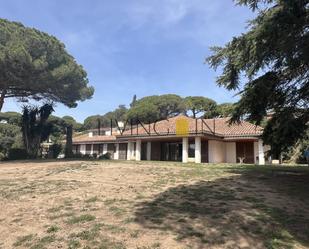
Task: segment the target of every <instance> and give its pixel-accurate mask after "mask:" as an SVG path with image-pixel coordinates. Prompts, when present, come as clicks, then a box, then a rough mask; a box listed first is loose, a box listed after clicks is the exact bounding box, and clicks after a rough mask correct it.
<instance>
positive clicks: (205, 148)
mask: <svg viewBox="0 0 309 249" xmlns="http://www.w3.org/2000/svg"><path fill="white" fill-rule="evenodd" d="M201 161H202V163H208V140H202V144H201Z"/></svg>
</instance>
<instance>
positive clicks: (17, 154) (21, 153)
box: [8, 148, 29, 160]
mask: <svg viewBox="0 0 309 249" xmlns="http://www.w3.org/2000/svg"><path fill="white" fill-rule="evenodd" d="M27 158H29V156H28V153H27V151H26V150H25V149H20V148H12V149H10V150H9V153H8V159H9V160H21V159H27Z"/></svg>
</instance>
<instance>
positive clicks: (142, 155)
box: [141, 142, 147, 160]
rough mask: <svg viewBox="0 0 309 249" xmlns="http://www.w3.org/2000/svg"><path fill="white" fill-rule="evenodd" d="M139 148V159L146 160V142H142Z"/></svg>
mask: <svg viewBox="0 0 309 249" xmlns="http://www.w3.org/2000/svg"><path fill="white" fill-rule="evenodd" d="M141 149H142V151H141V160H147V142H142V145H141Z"/></svg>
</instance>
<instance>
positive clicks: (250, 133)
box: [73, 115, 263, 144]
mask: <svg viewBox="0 0 309 249" xmlns="http://www.w3.org/2000/svg"><path fill="white" fill-rule="evenodd" d="M180 118H182V119H184V120H186V121H187V123H188V130H189V134H195V133H196V131H197V133H199V134H200V133H203V134H208V135H213V136H218V137H221V138H233V137H256V136H260V135H261V134H262V131H263V129H262V127H260V126H255V125H253V124H251V123H249V122H246V121H241V122H240V123H235V124H231V125H230V124H229V118H216V119H198V120H197V121H196V120H195V119H193V118H190V117H186V116H184V115H179V116H176V117H173V118H169V119H168V120H162V121H158V122H157V123H155V124H154V123H152V124H150V125H147V124H145V125H144V127H145V129H146V130H147V131H150V135H158V133H159V135H168V134H169V135H175V134H176V122H177V120H178V119H180ZM145 129H144V128H143V127H142V126H141V125H139V126H138V129H137V128H136V126H135V127H133V128H132V135H131V129H127V130H125V131H124V132H123V134H122V135H120V134H117V135H112V136H93V137H89V135H88V134H83V135H79V136H76V137H74V138H73V143H75V144H76V143H77V144H78V143H87V142H89V143H91V142H113V141H116V139H117V138H122V137H123V138H129V137H131V136H132V137H136V136H148V135H149V134H148V133H147V132H146V131H145ZM149 129H150V130H149Z"/></svg>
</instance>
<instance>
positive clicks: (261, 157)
mask: <svg viewBox="0 0 309 249" xmlns="http://www.w3.org/2000/svg"><path fill="white" fill-rule="evenodd" d="M258 148H259V165H264V164H265V158H264V147H263V140H262V139H259V146H258Z"/></svg>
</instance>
